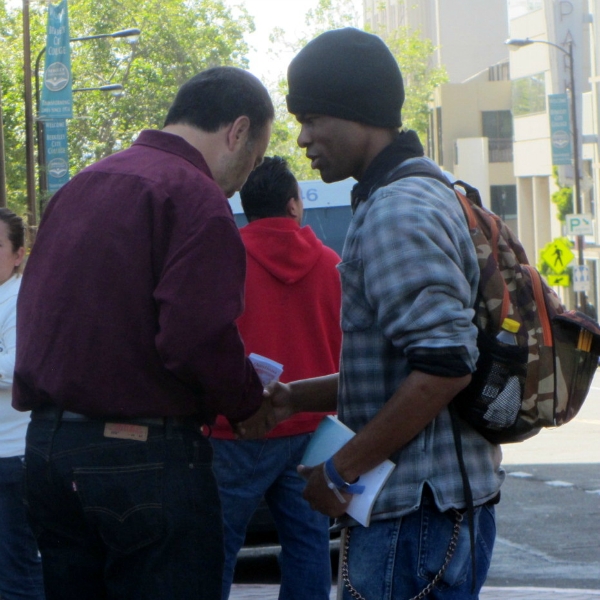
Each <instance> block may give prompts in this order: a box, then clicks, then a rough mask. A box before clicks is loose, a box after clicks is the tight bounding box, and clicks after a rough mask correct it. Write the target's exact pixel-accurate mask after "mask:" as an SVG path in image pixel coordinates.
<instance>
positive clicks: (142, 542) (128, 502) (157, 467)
mask: <svg viewBox="0 0 600 600" xmlns="http://www.w3.org/2000/svg"><path fill="white" fill-rule="evenodd" d="M163 469H164V465H163V464H162V463H157V464H141V465H131V466H115V467H96V468H77V469H74V471H73V474H74V487H75V491H76V492H77V494H78V496H79V499H80V501H81V504H82V508H83V511H84V513H85V515H86V518H87V520H88V523H89V524H90V525H91V526H92V527H93V528H94V529H95V530H96V531H97V532H98V534H99V535H100V536H101V537H102V540H103V541H104V543H105V544H106V545H107V546H108V547H109V548H112V549H113V550H115V551H117V552H121V553H123V554H128V553H130V552H133V551H134V550H138V549H139V548H142V547H144V546H146V545H148V544H150V543H152V542H154V541H155V540H157V539H159V538H160V537H161V536H162V535H163V532H164V530H165V517H164V513H163Z"/></svg>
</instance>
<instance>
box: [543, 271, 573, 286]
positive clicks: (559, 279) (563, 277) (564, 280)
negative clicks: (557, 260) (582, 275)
mask: <svg viewBox="0 0 600 600" xmlns="http://www.w3.org/2000/svg"><path fill="white" fill-rule="evenodd" d="M546 279H547V280H548V285H552V286H560V287H569V286H570V285H571V278H570V277H569V274H568V273H562V274H560V275H546Z"/></svg>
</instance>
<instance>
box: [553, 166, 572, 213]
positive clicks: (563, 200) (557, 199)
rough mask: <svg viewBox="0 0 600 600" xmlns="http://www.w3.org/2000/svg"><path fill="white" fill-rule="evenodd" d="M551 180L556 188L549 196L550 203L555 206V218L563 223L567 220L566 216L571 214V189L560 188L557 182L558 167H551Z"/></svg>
mask: <svg viewBox="0 0 600 600" xmlns="http://www.w3.org/2000/svg"><path fill="white" fill-rule="evenodd" d="M552 178H553V179H554V183H555V184H556V187H557V188H558V189H557V190H556V192H554V193H553V194H552V196H551V199H552V202H553V203H554V204H556V207H557V208H558V212H557V213H556V218H557V219H558V220H559V221H562V222H563V223H564V222H565V221H566V219H567V215H569V214H571V213H572V212H573V188H572V187H562V186H561V185H560V182H559V180H558V167H552Z"/></svg>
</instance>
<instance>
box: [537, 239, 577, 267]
mask: <svg viewBox="0 0 600 600" xmlns="http://www.w3.org/2000/svg"><path fill="white" fill-rule="evenodd" d="M541 257H542V260H543V261H544V262H545V263H546V264H547V265H548V266H549V267H550V268H551V269H552V271H554V273H555V274H556V275H560V274H562V273H564V272H565V271H566V270H567V267H568V266H569V263H570V262H571V261H572V260H573V259H574V258H575V255H574V254H573V252H571V247H570V246H569V242H567V241H565V240H564V239H561V238H557V239H555V240H552V241H551V242H550V243H549V244H546V246H545V247H544V249H543V250H542V253H541Z"/></svg>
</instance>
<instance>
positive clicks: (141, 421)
mask: <svg viewBox="0 0 600 600" xmlns="http://www.w3.org/2000/svg"><path fill="white" fill-rule="evenodd" d="M31 418H32V419H33V420H38V419H41V420H46V421H69V422H97V423H106V422H110V423H132V424H135V425H147V426H150V427H152V426H154V427H180V428H186V429H194V430H198V431H199V430H200V428H201V427H202V425H204V422H203V420H202V419H201V418H199V417H197V416H176V417H122V416H121V417H119V416H112V417H109V416H106V417H89V416H87V415H83V414H81V413H76V412H71V411H69V410H61V409H60V408H58V407H57V406H43V407H40V408H34V409H33V410H32V411H31Z"/></svg>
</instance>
